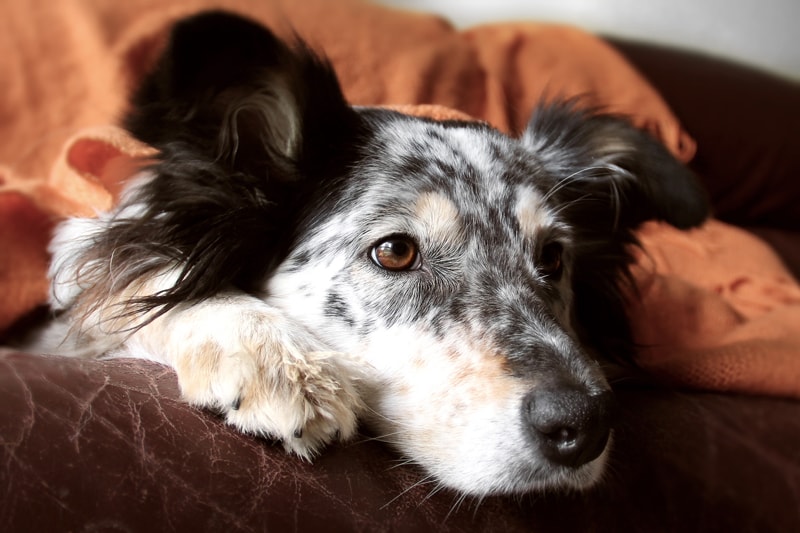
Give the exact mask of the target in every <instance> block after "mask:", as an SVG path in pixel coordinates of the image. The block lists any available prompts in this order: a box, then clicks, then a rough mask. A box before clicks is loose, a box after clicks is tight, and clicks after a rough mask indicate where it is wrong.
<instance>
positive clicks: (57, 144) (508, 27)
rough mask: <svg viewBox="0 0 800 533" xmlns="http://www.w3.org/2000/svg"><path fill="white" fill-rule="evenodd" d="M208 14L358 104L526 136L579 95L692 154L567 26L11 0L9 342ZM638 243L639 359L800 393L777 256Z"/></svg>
mask: <svg viewBox="0 0 800 533" xmlns="http://www.w3.org/2000/svg"><path fill="white" fill-rule="evenodd" d="M210 6H215V7H220V6H221V7H226V8H228V9H232V10H235V11H238V12H241V13H244V14H247V15H249V16H251V17H253V18H256V19H259V20H261V21H262V22H264V23H265V24H268V25H270V26H271V27H272V28H274V29H276V30H277V31H278V33H283V34H286V33H288V32H290V31H292V29H294V30H296V31H297V32H298V33H299V34H300V35H302V36H303V37H305V38H306V39H307V40H309V41H310V42H311V43H312V45H314V46H315V47H318V48H320V49H322V50H324V51H325V53H326V54H327V55H328V56H329V57H330V58H331V60H332V61H333V63H334V66H335V67H336V70H337V72H338V73H339V76H340V79H341V81H342V85H343V87H344V91H345V94H346V96H347V98H348V99H349V100H350V101H351V102H353V103H355V104H363V105H414V104H438V105H440V106H446V107H448V108H453V109H458V110H460V111H461V112H464V113H466V114H468V115H470V116H473V117H476V118H479V119H482V120H486V121H488V122H490V123H492V124H493V125H495V126H497V127H498V128H500V129H502V130H505V131H508V132H518V131H520V130H521V128H522V127H523V126H524V121H525V119H526V117H527V115H528V113H529V112H530V110H531V108H532V107H533V106H534V104H535V103H536V101H537V100H539V99H540V98H542V97H547V96H559V97H569V96H575V95H583V96H584V97H586V99H587V102H588V103H590V104H597V105H601V106H603V107H605V108H606V109H608V110H610V111H612V112H617V113H624V114H627V115H629V116H630V117H631V118H632V120H633V121H634V122H635V123H636V124H637V125H638V126H640V127H643V128H646V129H648V130H649V131H651V132H652V133H653V134H654V135H656V136H657V137H659V138H660V139H661V140H662V142H664V143H665V145H666V146H667V147H668V148H669V149H670V150H671V151H672V152H673V153H674V154H675V155H676V156H678V157H679V158H681V159H683V160H684V161H688V160H689V159H690V158H691V156H692V155H693V152H694V145H693V142H692V140H691V139H690V137H689V136H688V135H687V134H686V133H685V132H684V131H683V130H682V129H681V128H680V125H679V124H678V122H677V120H676V119H675V117H674V116H673V115H672V114H671V112H670V110H669V109H668V107H667V106H666V104H665V103H664V102H663V101H662V100H661V98H660V97H659V96H658V94H657V93H656V92H655V91H654V90H653V89H652V88H651V87H650V86H649V85H648V84H647V83H646V82H645V81H644V80H643V79H642V78H641V77H640V76H639V75H638V74H637V73H636V72H635V71H634V70H633V69H632V68H631V67H630V66H629V65H628V64H627V63H626V62H625V61H624V60H623V59H622V58H621V57H620V56H618V54H617V53H616V52H615V51H613V50H612V49H611V48H610V47H608V46H607V45H605V44H604V43H603V42H602V41H600V40H599V39H596V38H594V37H592V36H590V35H587V34H585V33H583V32H581V31H578V30H575V29H572V28H568V27H560V26H550V25H541V24H505V25H497V26H487V27H481V28H476V29H472V30H469V31H465V32H457V31H455V30H454V29H453V28H452V27H451V26H449V25H448V24H447V23H446V22H444V21H442V20H441V19H438V18H436V17H433V16H427V15H421V14H411V13H405V12H399V11H395V10H390V9H387V8H382V7H378V6H374V5H371V4H368V3H364V2H361V1H358V0H340V1H337V2H329V1H327V0H304V1H303V2H296V1H292V0H271V1H270V0H257V1H256V0H253V1H251V0H170V1H167V2H165V1H163V0H128V1H126V2H104V1H102V0H94V1H92V0H60V1H59V2H51V1H50V0H29V1H27V2H11V1H6V2H2V3H0V50H2V52H3V53H2V54H0V74H2V83H1V84H0V331H2V330H3V329H4V328H7V327H8V326H9V325H10V324H11V323H12V322H13V321H14V320H15V319H17V318H19V317H20V316H21V315H22V314H24V313H25V312H27V311H29V310H30V309H32V308H33V307H34V306H35V305H37V304H39V303H41V302H43V301H44V299H45V296H46V287H47V282H46V279H45V271H46V264H47V255H46V252H45V247H46V242H47V239H48V235H49V232H50V230H51V228H52V225H53V223H54V222H55V221H57V220H58V219H59V218H62V217H64V216H67V215H71V214H92V213H93V212H94V211H96V210H98V209H107V208H109V207H110V206H111V205H112V204H113V201H114V194H115V192H116V189H117V186H118V183H119V180H120V179H121V178H123V177H125V176H127V175H128V174H129V173H130V170H131V168H132V165H133V164H134V159H135V157H137V156H141V155H146V154H147V152H148V149H147V147H144V146H141V145H139V144H138V143H135V142H133V141H132V140H131V139H130V138H128V137H127V136H126V135H125V134H124V133H123V132H121V131H119V130H118V129H116V128H113V127H112V126H110V124H113V123H114V122H115V121H116V120H117V119H118V117H119V116H120V115H121V114H122V113H123V112H124V109H125V101H126V95H127V93H128V92H129V90H130V88H131V87H132V86H133V85H135V84H136V82H137V81H138V80H139V79H140V78H141V75H142V73H143V72H144V71H146V69H147V68H148V66H149V65H150V64H151V63H152V60H153V58H154V57H155V55H156V54H157V53H158V51H159V49H160V46H161V45H162V44H163V40H164V35H165V33H166V29H167V28H168V26H169V24H170V23H171V22H172V21H174V20H175V19H177V18H179V17H181V16H184V15H187V14H189V13H193V12H196V11H198V10H200V9H202V8H205V7H210ZM408 109H412V108H408ZM413 109H414V110H415V111H416V112H422V113H428V114H434V115H436V114H437V113H444V114H446V111H443V110H442V108H436V107H422V108H420V107H416V108H413ZM641 233H642V238H643V241H644V243H645V251H644V253H643V254H642V257H641V261H640V262H639V266H638V267H637V279H638V283H639V285H640V288H641V293H642V298H641V300H637V301H635V302H632V303H631V317H632V319H633V327H634V332H635V335H636V339H637V341H638V342H639V343H641V344H642V345H643V349H642V350H641V352H640V355H639V362H640V364H641V365H642V366H644V367H645V368H648V369H650V370H651V371H652V372H654V373H656V374H657V375H659V376H662V377H664V378H666V379H668V380H671V381H673V382H675V383H678V384H681V385H686V386H692V387H699V388H707V389H714V390H726V391H743V392H751V393H768V394H779V395H789V396H796V397H800V328H799V327H798V326H800V288H798V285H797V283H796V282H795V281H794V280H792V278H791V276H790V274H789V273H788V272H787V271H786V270H785V269H784V267H783V266H782V265H781V263H780V261H779V260H778V259H777V258H776V256H775V255H774V254H773V253H772V252H771V251H770V250H769V248H768V247H766V246H765V245H764V244H762V243H761V242H760V241H758V240H757V239H755V238H754V237H752V236H750V235H748V234H746V233H744V232H741V231H739V230H736V229H735V228H732V227H729V226H726V225H723V224H721V223H719V222H711V223H709V224H708V225H706V226H705V227H704V228H702V229H699V230H696V231H693V232H690V233H681V232H678V231H675V230H672V229H670V228H667V227H663V226H659V225H656V224H652V225H648V226H646V227H645V228H643V230H642V232H641Z"/></svg>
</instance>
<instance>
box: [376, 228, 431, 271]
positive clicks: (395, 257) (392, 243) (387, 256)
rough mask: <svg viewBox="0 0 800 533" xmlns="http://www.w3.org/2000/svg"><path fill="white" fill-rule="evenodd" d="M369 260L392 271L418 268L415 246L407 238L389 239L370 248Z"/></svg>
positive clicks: (417, 255)
mask: <svg viewBox="0 0 800 533" xmlns="http://www.w3.org/2000/svg"><path fill="white" fill-rule="evenodd" d="M370 258H371V259H372V261H373V262H374V263H375V264H376V265H378V266H379V267H381V268H383V269H386V270H392V271H395V272H397V271H400V270H416V269H417V268H419V262H420V260H419V254H418V253H417V245H416V244H415V243H414V241H412V240H411V239H410V238H408V237H404V236H398V237H389V238H388V239H386V240H383V241H381V242H379V243H378V244H376V245H375V246H373V247H372V250H371V251H370Z"/></svg>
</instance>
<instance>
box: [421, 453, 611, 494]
mask: <svg viewBox="0 0 800 533" xmlns="http://www.w3.org/2000/svg"><path fill="white" fill-rule="evenodd" d="M607 456H608V448H606V450H605V451H604V452H603V453H602V454H601V455H600V456H599V457H597V458H596V459H594V460H593V461H590V462H588V463H586V464H584V465H581V466H579V467H575V468H571V467H564V466H559V465H551V464H546V463H543V462H540V461H533V462H531V463H529V464H520V462H518V461H515V462H514V464H510V465H508V467H507V468H505V469H502V471H498V472H495V475H494V476H491V477H490V476H480V477H475V476H471V475H466V476H465V475H463V474H461V472H459V470H460V469H459V468H458V467H457V466H456V467H453V468H450V469H448V470H446V471H443V470H442V469H441V468H437V469H436V470H437V472H436V473H435V474H434V475H435V476H436V477H437V478H438V481H439V482H440V484H441V485H443V486H446V487H448V488H450V489H452V490H454V491H457V492H459V493H463V494H467V495H469V496H472V497H477V498H483V497H486V496H500V495H513V494H525V493H536V494H544V493H570V492H582V491H585V490H588V489H590V488H592V487H594V486H595V485H597V484H598V483H599V482H600V481H601V479H602V477H603V473H604V472H605V467H606V462H607ZM438 466H440V467H441V465H438ZM423 467H424V465H423ZM428 470H431V469H428ZM465 470H466V471H467V472H468V471H469V470H470V469H469V468H467V469H465Z"/></svg>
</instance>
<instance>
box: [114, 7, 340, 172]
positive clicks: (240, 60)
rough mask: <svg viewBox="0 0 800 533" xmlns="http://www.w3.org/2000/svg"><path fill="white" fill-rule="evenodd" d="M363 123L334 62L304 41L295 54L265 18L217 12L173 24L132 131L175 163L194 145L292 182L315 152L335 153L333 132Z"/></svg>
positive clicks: (136, 104) (138, 98)
mask: <svg viewBox="0 0 800 533" xmlns="http://www.w3.org/2000/svg"><path fill="white" fill-rule="evenodd" d="M355 118H356V115H355V113H354V112H353V111H352V109H351V108H350V107H349V106H348V105H347V104H346V102H345V101H344V97H343V96H342V92H341V89H340V87H339V83H338V80H337V79H336V74H335V73H334V71H333V69H332V67H331V66H330V64H329V63H328V62H327V61H326V60H325V59H323V58H321V57H319V56H317V55H316V54H315V53H313V52H312V51H311V50H310V49H309V48H308V47H307V46H306V45H305V43H303V42H302V41H300V40H299V39H295V42H294V43H293V46H292V47H291V48H290V47H289V46H287V45H286V44H285V43H284V42H282V41H281V40H279V39H278V38H277V37H276V36H275V35H273V34H272V33H271V32H270V31H269V30H267V29H266V28H264V27H263V26H261V25H259V24H258V23H256V22H253V21H250V20H248V19H245V18H243V17H240V16H238V15H234V14H230V13H226V12H222V11H212V12H207V13H203V14H200V15H196V16H194V17H191V18H188V19H184V20H182V21H180V22H178V23H177V24H176V25H175V26H174V28H173V30H172V34H171V38H170V41H169V44H168V46H167V49H166V50H165V52H164V53H163V55H162V56H161V58H160V60H159V61H158V63H157V65H156V67H155V69H154V71H153V72H152V73H151V74H150V75H149V76H148V77H147V78H146V79H145V80H144V82H143V83H142V85H141V86H140V87H139V89H138V91H136V93H135V94H134V96H133V98H132V110H131V112H130V113H129V114H128V116H127V118H126V119H125V126H126V128H127V129H128V130H129V131H130V132H131V133H133V134H134V135H135V136H136V137H138V138H139V139H140V140H142V141H144V142H146V143H148V144H150V145H151V146H154V147H156V148H159V149H160V150H161V151H162V152H163V153H164V155H165V157H166V158H168V157H169V156H170V155H171V152H172V149H173V148H174V147H177V149H179V150H183V149H185V147H186V146H187V145H188V146H190V147H191V148H193V149H196V150H197V151H201V152H202V153H203V154H204V155H205V157H206V158H209V159H213V160H215V161H219V162H221V163H223V164H225V165H226V166H228V167H229V168H232V169H235V170H241V171H245V172H257V173H263V170H264V169H263V166H264V165H268V166H270V167H272V168H271V170H272V173H271V176H270V179H277V180H290V179H293V178H295V177H296V176H293V173H294V172H296V171H297V168H295V167H297V166H298V165H302V164H303V163H304V162H306V161H305V160H306V159H308V158H309V157H310V155H311V154H313V156H314V159H316V160H319V158H320V156H325V155H333V154H334V153H335V152H333V150H332V145H333V144H335V143H333V142H332V141H331V136H329V135H328V134H329V133H333V134H336V135H333V138H337V137H342V134H343V132H346V131H347V130H348V128H351V127H352V126H353V124H354V121H355ZM320 152H322V153H320ZM276 172H277V173H276Z"/></svg>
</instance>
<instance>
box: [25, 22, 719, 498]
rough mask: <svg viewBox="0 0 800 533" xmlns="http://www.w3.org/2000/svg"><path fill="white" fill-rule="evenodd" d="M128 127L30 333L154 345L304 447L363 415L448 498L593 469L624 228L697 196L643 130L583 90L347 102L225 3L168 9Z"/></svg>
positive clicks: (607, 419) (104, 348)
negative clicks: (123, 150)
mask: <svg viewBox="0 0 800 533" xmlns="http://www.w3.org/2000/svg"><path fill="white" fill-rule="evenodd" d="M124 125H125V127H126V128H127V129H128V130H129V131H130V132H131V134H132V135H133V136H135V137H136V138H138V139H139V140H141V141H143V142H145V143H147V144H149V145H151V146H152V147H154V148H155V149H157V151H158V156H157V157H156V158H155V159H154V160H153V161H151V162H150V163H149V164H148V165H147V166H146V167H144V168H143V170H142V171H141V172H140V173H139V174H137V175H136V176H135V177H133V178H132V179H131V180H130V181H129V183H127V185H126V187H125V191H124V193H123V194H122V197H121V200H120V203H119V205H118V207H116V208H115V209H114V210H113V211H111V212H109V213H101V214H100V215H99V216H98V217H96V218H74V219H70V220H67V221H65V222H63V223H62V224H61V225H60V226H59V227H58V229H57V231H56V233H55V235H54V238H53V240H52V243H51V252H52V256H53V260H52V266H51V269H50V276H51V296H50V301H51V305H52V307H53V308H54V309H55V310H56V311H57V313H58V316H57V318H56V319H55V320H54V322H53V323H52V324H50V325H49V326H48V328H47V329H46V331H44V332H43V333H42V335H41V338H40V341H41V342H42V343H43V344H44V345H48V346H52V347H53V348H52V349H53V350H55V351H57V352H59V353H63V354H71V355H77V356H125V357H139V358H147V359H152V360H155V361H159V362H161V363H165V364H167V365H170V366H171V367H173V368H174V370H175V372H176V374H177V377H178V382H179V385H180V388H181V391H182V394H183V396H184V397H185V399H186V400H187V401H188V402H190V403H191V404H193V405H196V406H199V407H202V408H207V409H210V410H213V411H216V412H218V413H220V415H221V416H222V417H224V419H225V420H226V421H227V422H228V423H230V424H232V425H233V426H235V427H236V428H238V429H240V430H242V431H244V432H247V433H250V434H256V435H262V436H265V437H268V438H270V439H274V440H276V441H280V442H281V443H282V444H283V446H284V447H285V448H286V450H287V451H289V452H293V453H295V454H297V455H299V456H301V457H304V458H311V457H313V456H314V455H315V454H317V453H319V451H320V450H321V449H322V448H323V447H324V446H325V445H326V444H328V443H331V442H334V441H337V440H346V439H349V438H351V437H352V436H353V435H354V434H355V432H356V429H357V426H358V424H359V421H363V422H364V423H365V424H366V426H367V427H368V428H369V429H370V431H372V432H374V433H375V434H376V436H377V437H378V438H381V439H383V440H385V441H387V442H389V443H391V444H392V445H394V446H395V447H396V448H397V449H398V450H399V452H400V453H402V454H403V455H404V456H405V457H407V458H408V459H409V460H410V461H411V462H414V463H416V464H418V465H420V466H421V467H422V468H423V469H424V470H425V471H426V472H427V473H428V475H429V476H430V479H434V480H435V481H436V482H437V483H438V484H440V485H441V486H445V487H450V488H452V489H455V490H456V491H460V492H461V493H463V494H468V495H476V496H485V495H489V494H503V493H521V492H526V491H544V490H580V489H585V488H587V487H590V486H592V485H593V484H594V483H596V482H597V481H598V480H599V479H600V478H601V477H602V474H603V471H604V465H605V464H606V462H607V458H608V455H609V449H610V447H611V441H612V440H613V435H612V434H613V429H612V425H613V419H614V411H615V409H614V396H613V394H612V391H611V388H610V385H609V382H608V379H607V378H606V376H605V374H604V371H603V364H604V363H601V361H614V360H617V359H619V360H626V359H628V358H630V353H631V350H632V348H631V339H630V332H629V327H628V324H627V320H626V317H625V308H624V301H625V294H626V293H627V292H629V291H630V290H631V288H630V285H631V284H630V273H629V265H630V263H631V261H632V258H631V247H633V246H635V245H636V239H635V236H634V230H635V229H636V227H637V226H639V225H640V224H641V223H642V222H644V221H646V220H651V219H656V220H662V221H666V222H668V223H671V224H673V225H675V226H676V227H679V228H689V227H692V226H696V225H698V224H700V223H701V222H702V221H703V220H704V219H705V218H706V216H707V214H708V206H707V202H706V199H705V195H704V193H703V191H702V189H701V187H700V186H699V184H698V182H697V180H696V178H695V177H694V176H693V174H692V173H691V172H690V171H689V170H687V169H686V168H685V167H684V166H682V165H681V164H680V163H679V162H677V161H676V160H675V159H674V158H673V157H672V156H671V155H670V154H669V153H668V152H667V151H666V150H665V149H664V148H663V147H662V146H661V145H660V144H659V143H658V142H656V141H655V140H654V139H652V138H650V137H649V136H648V135H647V134H646V133H644V132H641V131H639V130H637V129H635V128H634V127H633V126H631V125H630V124H628V123H627V122H625V121H624V120H623V119H621V118H618V117H614V116H610V115H606V114H603V113H601V112H599V111H597V110H591V109H589V110H587V109H585V108H582V107H581V106H580V105H579V103H578V102H575V101H555V102H551V103H549V104H542V105H540V106H539V107H538V108H537V109H536V110H535V111H534V113H533V116H532V118H531V120H530V122H529V124H528V126H527V128H526V130H525V131H524V132H523V133H522V134H521V135H520V136H519V137H518V138H512V137H509V136H506V135H504V134H502V133H500V132H499V131H497V130H495V129H493V128H492V127H490V126H489V125H487V124H485V123H482V122H477V121H476V122H469V121H458V120H449V121H447V120H446V121H434V120H430V119H426V118H420V117H412V116H407V115H404V114H401V113H398V112H395V111H391V110H387V109H380V108H370V107H354V106H350V105H348V103H346V101H345V99H344V97H343V95H342V91H341V88H340V86H339V82H338V81H337V78H336V75H335V73H334V71H333V69H332V67H331V65H330V64H329V63H328V61H327V60H326V59H324V58H323V57H322V56H321V55H319V54H317V53H315V52H314V51H312V50H311V49H310V48H309V47H308V46H307V45H305V44H304V43H303V42H302V41H301V40H299V39H295V41H294V42H292V43H285V42H283V41H281V40H279V39H278V38H276V37H275V36H274V35H273V34H272V33H271V32H270V31H269V30H268V29H266V28H264V27H262V26H260V25H258V24H256V23H254V22H252V21H250V20H248V19H245V18H242V17H240V16H238V15H233V14H228V13H225V12H207V13H203V14H199V15H195V16H193V17H191V18H188V19H184V20H182V21H180V22H178V23H177V24H176V25H175V27H174V29H173V31H172V34H171V38H170V41H169V44H168V45H167V47H166V49H165V51H164V52H163V55H162V57H161V58H160V60H158V62H157V64H156V65H155V67H154V68H153V70H152V72H151V73H150V74H149V75H148V76H147V77H146V79H145V80H144V81H143V83H142V85H141V86H140V88H139V89H138V90H137V91H135V93H134V95H133V96H132V99H131V109H130V111H129V113H128V115H127V117H126V118H125V120H124ZM426 479H427V478H426Z"/></svg>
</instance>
